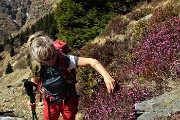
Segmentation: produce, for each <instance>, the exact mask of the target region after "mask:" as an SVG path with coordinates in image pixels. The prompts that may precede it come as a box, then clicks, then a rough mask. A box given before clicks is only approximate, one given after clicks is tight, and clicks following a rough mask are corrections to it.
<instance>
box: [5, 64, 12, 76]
mask: <svg viewBox="0 0 180 120" xmlns="http://www.w3.org/2000/svg"><path fill="white" fill-rule="evenodd" d="M12 72H13V67H12V66H11V64H10V63H9V62H8V64H7V67H6V71H5V74H9V73H12Z"/></svg>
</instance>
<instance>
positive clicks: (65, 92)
mask: <svg viewBox="0 0 180 120" xmlns="http://www.w3.org/2000/svg"><path fill="white" fill-rule="evenodd" d="M28 45H29V50H30V53H31V56H32V57H33V58H35V60H36V61H38V62H39V63H40V64H41V67H39V66H35V67H32V78H31V81H32V82H34V83H35V84H39V83H40V82H41V84H42V86H43V87H44V88H45V93H46V95H45V100H44V101H43V104H44V110H43V117H44V120H58V117H59V115H60V113H61V114H62V116H63V119H64V120H75V115H76V113H77V105H78V97H77V94H76V91H75V89H74V87H72V86H71V87H70V84H71V83H69V82H68V80H67V79H66V78H67V77H66V76H65V75H63V73H62V72H61V71H60V70H59V66H60V63H61V62H62V60H63V59H65V64H66V67H67V69H74V68H77V67H88V66H90V67H92V68H94V69H95V70H96V71H98V72H99V73H100V74H101V75H102V76H103V78H104V82H105V84H106V87H107V91H108V92H109V93H112V92H113V90H114V87H115V80H114V79H113V78H112V77H111V76H110V75H109V73H108V72H107V71H106V70H105V68H104V67H103V66H102V65H101V63H100V62H99V61H98V60H96V59H93V58H84V57H77V56H73V55H64V58H63V57H62V56H61V55H60V54H61V53H60V52H58V51H57V50H56V49H55V48H54V45H53V40H52V39H51V38H50V37H48V36H47V35H46V34H45V33H44V32H42V31H39V32H36V33H35V34H33V35H31V36H30V37H29V39H28ZM33 68H35V69H33ZM29 106H30V107H31V109H35V103H30V102H29Z"/></svg>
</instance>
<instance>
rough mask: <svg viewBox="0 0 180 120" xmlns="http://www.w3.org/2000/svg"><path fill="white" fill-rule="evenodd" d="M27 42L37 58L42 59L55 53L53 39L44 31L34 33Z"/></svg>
mask: <svg viewBox="0 0 180 120" xmlns="http://www.w3.org/2000/svg"><path fill="white" fill-rule="evenodd" d="M27 43H28V49H29V51H30V54H31V56H32V57H34V58H35V59H37V60H40V61H41V60H43V59H46V58H48V57H49V56H52V54H54V53H55V49H54V46H53V40H52V39H51V38H50V37H48V36H47V35H46V34H45V33H44V32H43V31H38V32H36V33H34V34H32V35H31V36H30V37H29V39H28V42H27Z"/></svg>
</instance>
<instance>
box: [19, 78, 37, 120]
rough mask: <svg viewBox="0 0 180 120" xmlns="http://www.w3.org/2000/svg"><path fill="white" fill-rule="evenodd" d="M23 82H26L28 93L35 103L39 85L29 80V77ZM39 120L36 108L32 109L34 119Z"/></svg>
mask: <svg viewBox="0 0 180 120" xmlns="http://www.w3.org/2000/svg"><path fill="white" fill-rule="evenodd" d="M22 82H23V83H24V87H25V91H26V94H27V95H28V96H29V98H30V102H31V103H32V104H33V103H35V96H34V94H35V93H36V92H37V90H38V86H37V85H36V84H35V83H34V82H31V81H29V80H28V79H23V80H22ZM34 119H36V120H38V118H37V115H36V111H35V109H32V120H34Z"/></svg>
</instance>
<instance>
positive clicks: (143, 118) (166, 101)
mask: <svg viewBox="0 0 180 120" xmlns="http://www.w3.org/2000/svg"><path fill="white" fill-rule="evenodd" d="M179 103H180V89H177V90H174V91H171V92H169V93H165V94H163V95H160V96H157V97H155V98H152V99H150V100H147V101H143V102H141V103H136V104H135V109H136V111H137V114H142V115H140V116H139V117H138V118H137V120H154V119H155V118H157V117H160V116H170V115H171V114H173V113H176V112H178V111H180V104H179Z"/></svg>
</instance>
